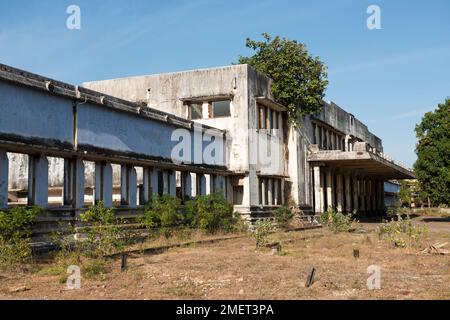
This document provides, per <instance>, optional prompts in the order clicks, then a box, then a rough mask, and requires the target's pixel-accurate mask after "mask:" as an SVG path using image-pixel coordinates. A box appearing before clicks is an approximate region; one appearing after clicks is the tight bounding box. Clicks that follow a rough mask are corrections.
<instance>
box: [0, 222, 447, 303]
mask: <svg viewBox="0 0 450 320" xmlns="http://www.w3.org/2000/svg"><path fill="white" fill-rule="evenodd" d="M420 223H426V222H423V221H421V222H420ZM427 224H428V225H429V227H430V228H429V229H430V231H429V234H428V235H427V236H426V238H425V239H423V241H421V243H420V244H419V245H418V246H417V247H414V248H392V247H391V246H390V245H389V244H387V243H386V242H385V241H383V240H380V239H379V237H378V235H377V233H376V232H375V228H376V227H377V226H378V224H376V223H367V224H362V226H363V228H364V230H365V232H364V233H340V234H334V233H331V232H330V231H328V230H326V229H316V230H308V231H300V232H290V233H276V234H273V235H271V236H270V241H278V242H281V244H282V250H281V252H280V253H278V254H273V252H272V250H271V249H269V248H267V249H262V250H255V242H254V240H253V239H252V238H250V237H244V238H238V239H230V240H226V241H220V242H217V243H211V244H202V245H191V246H189V247H185V248H174V249H170V250H168V251H166V252H163V253H161V254H156V255H141V254H135V255H132V256H130V257H129V259H128V265H129V266H128V269H127V270H126V271H125V272H121V271H120V259H112V260H108V261H107V262H106V263H105V264H101V265H96V264H95V262H92V261H91V262H90V263H91V264H92V263H93V264H94V265H93V266H91V268H90V269H89V270H91V271H92V269H93V272H91V274H89V275H85V274H83V275H82V276H83V278H82V283H81V289H79V290H67V288H66V285H65V284H64V282H63V279H61V274H60V272H61V270H58V268H57V267H55V266H54V265H37V266H34V267H33V268H32V269H30V270H28V271H24V272H18V271H14V272H12V271H1V272H0V299H30V298H31V299H450V256H449V255H446V256H444V255H442V256H438V255H423V254H417V252H418V251H419V250H420V249H421V248H422V247H424V246H426V245H428V244H432V243H435V242H437V241H447V242H450V222H446V221H443V222H442V221H439V222H435V221H433V222H429V223H427ZM195 238H197V239H198V240H200V239H201V238H202V236H200V235H195ZM183 240H185V239H184V238H183ZM158 241H159V243H160V244H164V242H165V240H163V239H159V240H158ZM174 241H175V240H174V239H171V240H170V242H171V243H173V242H174ZM449 248H450V245H448V247H447V249H449ZM354 249H359V251H360V257H359V258H354V257H353V250H354ZM373 264H376V265H379V266H380V267H381V286H382V288H381V290H368V289H367V285H366V281H367V278H368V276H369V275H368V274H367V267H368V266H370V265H373ZM312 266H314V267H315V268H316V269H317V271H316V277H315V282H314V284H313V285H312V286H311V287H309V288H306V287H305V280H306V276H307V273H308V270H309V269H310V267H312ZM52 268H56V269H57V270H56V271H55V270H53V272H50V271H52Z"/></svg>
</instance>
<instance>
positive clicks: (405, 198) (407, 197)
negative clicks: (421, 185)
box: [398, 180, 412, 208]
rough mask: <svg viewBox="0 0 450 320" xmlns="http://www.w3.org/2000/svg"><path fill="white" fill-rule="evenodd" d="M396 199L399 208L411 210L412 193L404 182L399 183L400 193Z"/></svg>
mask: <svg viewBox="0 0 450 320" xmlns="http://www.w3.org/2000/svg"><path fill="white" fill-rule="evenodd" d="M398 198H399V200H400V205H401V206H407V207H408V208H411V198H412V192H411V188H410V186H409V185H408V183H407V182H406V181H404V180H402V181H400V191H399V192H398Z"/></svg>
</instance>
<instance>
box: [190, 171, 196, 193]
mask: <svg viewBox="0 0 450 320" xmlns="http://www.w3.org/2000/svg"><path fill="white" fill-rule="evenodd" d="M189 175H190V176H191V196H192V197H193V198H194V197H196V196H197V195H198V188H197V185H198V181H197V180H198V175H197V174H196V173H193V172H191V173H189Z"/></svg>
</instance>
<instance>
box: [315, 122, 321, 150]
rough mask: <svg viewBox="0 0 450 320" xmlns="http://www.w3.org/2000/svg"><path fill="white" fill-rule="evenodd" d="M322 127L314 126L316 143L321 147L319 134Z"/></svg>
mask: <svg viewBox="0 0 450 320" xmlns="http://www.w3.org/2000/svg"><path fill="white" fill-rule="evenodd" d="M319 130H320V127H319V126H318V125H317V124H316V125H315V126H314V143H315V144H317V145H319V146H320V134H319Z"/></svg>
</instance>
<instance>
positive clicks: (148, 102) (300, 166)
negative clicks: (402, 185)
mask: <svg viewBox="0 0 450 320" xmlns="http://www.w3.org/2000/svg"><path fill="white" fill-rule="evenodd" d="M271 83H272V80H271V79H270V78H268V77H267V76H265V75H263V74H261V73H259V72H257V71H256V70H254V69H253V68H252V67H250V66H248V65H233V66H226V67H219V68H210V69H199V70H192V71H183V72H176V73H168V74H159V75H148V76H140V77H131V78H122V79H113V80H105V81H95V82H87V83H85V84H83V87H78V86H72V85H68V84H64V83H61V82H58V81H55V80H52V79H47V78H43V77H41V76H38V75H33V74H30V73H26V72H24V71H21V70H17V69H13V68H10V67H7V66H3V65H0V97H1V99H2V104H0V112H1V113H2V114H3V115H5V116H4V117H2V118H0V206H2V207H4V206H7V205H8V202H11V201H12V200H13V199H12V198H13V196H14V191H15V190H16V191H17V190H19V191H20V190H25V189H26V190H27V195H26V198H27V202H28V203H29V204H38V205H42V206H44V207H46V206H47V205H48V203H49V201H50V200H49V199H50V198H49V196H51V194H50V190H51V188H52V187H53V188H55V190H57V191H55V192H59V193H60V196H61V199H62V200H61V204H62V205H64V206H70V207H71V208H73V209H74V210H75V211H78V210H80V209H82V208H83V207H85V206H86V204H87V203H96V202H98V201H100V200H101V201H104V202H105V204H106V205H107V206H112V205H115V203H119V205H121V206H123V207H125V208H127V209H136V208H138V207H139V205H142V204H144V203H146V202H148V201H149V200H150V198H151V195H152V194H154V193H158V194H171V195H174V196H175V195H176V196H179V197H181V198H182V199H184V198H185V197H193V196H196V195H199V194H208V193H211V192H215V191H221V192H224V194H225V196H226V198H227V199H228V201H229V202H230V203H233V205H234V208H235V210H236V211H238V212H240V213H241V214H242V215H243V216H245V217H247V218H249V219H251V220H253V219H256V218H259V217H265V216H270V215H271V214H272V212H273V210H275V209H276V208H278V207H279V206H281V205H286V204H289V205H291V206H294V207H296V208H298V209H300V210H301V211H303V213H304V214H307V215H313V214H314V213H315V214H319V213H321V212H323V211H325V210H327V208H329V207H332V208H334V209H336V210H337V211H342V212H355V211H356V212H367V213H373V214H376V213H380V212H382V211H383V209H384V205H383V197H384V190H383V182H384V181H385V180H387V179H394V178H397V179H403V178H411V177H413V174H412V172H411V171H410V170H409V169H407V168H405V167H403V166H401V165H399V164H397V163H395V162H393V161H392V160H391V159H389V158H388V157H386V156H385V155H384V154H383V146H382V141H381V140H380V139H379V138H378V137H376V136H375V135H373V134H372V133H371V132H370V131H369V130H368V128H367V126H365V125H364V124H363V123H362V122H361V121H359V120H358V119H356V118H355V117H354V116H353V115H352V114H350V113H348V112H346V111H345V110H343V109H342V108H340V107H339V106H337V105H336V104H335V103H332V102H324V107H323V109H322V111H321V112H319V113H318V114H315V115H311V116H306V117H304V118H302V119H300V120H299V122H300V124H301V125H300V126H298V127H296V128H294V127H292V126H291V125H290V124H289V121H288V119H287V110H286V108H285V107H284V106H282V105H280V104H278V103H276V102H275V100H274V97H273V96H272V94H271V90H270V86H271ZM197 127H199V129H197ZM179 130H184V131H182V132H183V133H186V134H187V136H186V139H187V140H188V141H189V142H190V144H189V145H190V146H191V145H192V149H191V153H192V154H194V153H195V150H194V149H195V147H194V146H195V145H196V143H198V139H197V137H198V136H200V150H201V151H202V152H206V151H211V150H212V149H211V145H213V144H215V143H216V142H217V141H219V142H220V141H222V142H223V143H222V144H218V145H215V147H214V150H213V152H212V153H211V154H214V155H215V160H214V161H213V162H209V161H205V159H204V158H203V157H202V158H201V159H200V160H198V159H197V160H196V159H195V157H194V159H191V160H192V161H186V159H185V158H183V157H184V153H183V157H181V155H180V158H177V157H178V156H175V157H174V154H173V151H174V149H175V148H176V147H177V145H178V143H179V141H178V138H176V139H173V134H174V132H177V131H179ZM218 155H219V156H218ZM5 186H8V190H7V191H8V196H7V197H6V198H7V200H5V189H6V188H5ZM19 191H17V192H19ZM17 192H16V194H18V193H17ZM88 193H89V194H88ZM57 197H58V195H55V198H57Z"/></svg>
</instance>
